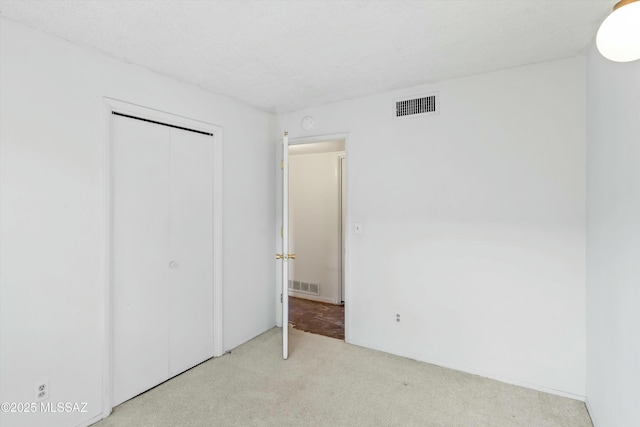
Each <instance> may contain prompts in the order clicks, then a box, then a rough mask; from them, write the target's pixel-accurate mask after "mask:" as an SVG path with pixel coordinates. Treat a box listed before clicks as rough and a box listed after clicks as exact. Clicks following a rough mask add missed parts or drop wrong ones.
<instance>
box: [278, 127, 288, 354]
mask: <svg viewBox="0 0 640 427" xmlns="http://www.w3.org/2000/svg"><path fill="white" fill-rule="evenodd" d="M288 134H289V133H288V132H286V131H285V132H284V136H283V137H282V233H281V234H282V254H280V255H281V257H280V259H281V261H282V262H281V264H282V288H281V290H282V294H281V295H282V358H283V359H287V358H288V357H289V137H288Z"/></svg>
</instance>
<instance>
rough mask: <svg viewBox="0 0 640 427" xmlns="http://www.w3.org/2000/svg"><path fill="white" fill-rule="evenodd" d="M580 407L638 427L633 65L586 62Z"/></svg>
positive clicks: (639, 155) (638, 119)
mask: <svg viewBox="0 0 640 427" xmlns="http://www.w3.org/2000/svg"><path fill="white" fill-rule="evenodd" d="M587 99H588V103H587V105H588V110H587V135H588V137H587V147H588V150H587V179H588V198H587V200H588V205H587V206H588V208H587V214H588V216H587V218H588V221H587V242H588V243H587V404H588V406H589V410H590V412H591V416H592V419H593V420H594V423H595V425H596V426H598V427H606V426H637V425H640V370H639V368H638V364H639V363H640V61H635V62H631V63H626V64H620V63H614V62H610V61H607V60H606V59H604V58H603V57H602V56H600V55H599V54H598V52H597V51H596V50H595V49H593V50H592V51H591V52H590V53H589V56H588V63H587Z"/></svg>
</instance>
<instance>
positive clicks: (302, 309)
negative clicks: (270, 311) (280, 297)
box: [289, 297, 344, 340]
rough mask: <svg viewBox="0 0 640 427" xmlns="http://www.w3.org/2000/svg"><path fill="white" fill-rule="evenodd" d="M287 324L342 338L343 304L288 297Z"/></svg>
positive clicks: (307, 330)
mask: <svg viewBox="0 0 640 427" xmlns="http://www.w3.org/2000/svg"><path fill="white" fill-rule="evenodd" d="M289 324H290V325H291V326H293V327H294V328H296V329H299V330H301V331H305V332H311V333H312V334H319V335H324V336H325V337H331V338H337V339H340V340H344V305H335V304H328V303H325V302H319V301H311V300H308V299H303V298H295V297H289Z"/></svg>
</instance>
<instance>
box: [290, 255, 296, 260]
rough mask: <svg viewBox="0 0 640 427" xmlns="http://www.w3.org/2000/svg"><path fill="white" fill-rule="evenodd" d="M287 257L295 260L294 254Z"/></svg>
mask: <svg viewBox="0 0 640 427" xmlns="http://www.w3.org/2000/svg"><path fill="white" fill-rule="evenodd" d="M288 257H289V258H291V259H296V254H289V255H288Z"/></svg>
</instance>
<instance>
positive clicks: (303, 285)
mask: <svg viewBox="0 0 640 427" xmlns="http://www.w3.org/2000/svg"><path fill="white" fill-rule="evenodd" d="M289 290H290V291H292V292H296V293H300V294H311V295H320V283H311V282H301V281H299V280H289Z"/></svg>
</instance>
